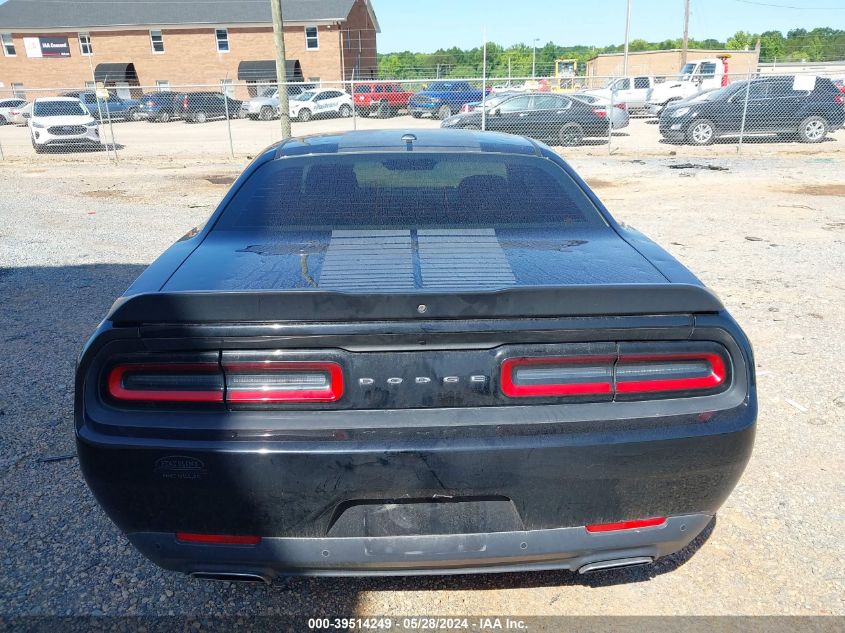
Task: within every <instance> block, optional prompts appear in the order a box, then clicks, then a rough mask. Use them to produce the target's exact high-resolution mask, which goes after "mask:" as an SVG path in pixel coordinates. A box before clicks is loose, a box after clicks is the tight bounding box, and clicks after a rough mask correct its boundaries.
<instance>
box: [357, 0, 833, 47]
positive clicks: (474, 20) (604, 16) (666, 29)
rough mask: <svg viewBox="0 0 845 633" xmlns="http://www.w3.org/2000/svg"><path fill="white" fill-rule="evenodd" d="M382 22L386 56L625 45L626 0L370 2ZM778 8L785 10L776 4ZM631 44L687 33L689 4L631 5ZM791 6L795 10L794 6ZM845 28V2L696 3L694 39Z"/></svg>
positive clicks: (663, 0)
mask: <svg viewBox="0 0 845 633" xmlns="http://www.w3.org/2000/svg"><path fill="white" fill-rule="evenodd" d="M371 2H372V3H373V7H374V9H375V11H376V15H377V16H378V20H379V24H380V25H381V34H380V35H379V39H378V49H379V52H380V53H390V52H396V51H404V50H410V51H413V52H419V53H426V52H432V51H435V50H437V49H438V48H450V47H452V46H457V47H459V48H473V47H475V46H479V45H480V44H481V41H482V31H483V29H484V28H485V27H486V29H487V37H488V39H489V40H490V41H493V42H496V43H497V44H502V45H505V46H507V45H510V44H516V43H519V42H523V43H525V44H529V45H530V44H531V42H532V41H533V40H534V38H540V44H539V45H542V44H545V43H546V42H554V43H555V44H559V45H561V46H570V45H575V44H587V45H597V46H604V45H607V44H621V43H622V42H623V41H624V39H625V7H626V0H592V1H585V0H425V1H424V2H417V1H414V0H371ZM771 5H780V6H771ZM631 7H632V8H631V39H644V40H648V41H660V40H665V39H669V38H675V37H681V36H682V35H683V23H684V0H631ZM789 7H792V8H789ZM817 26H829V27H832V28H838V29H845V0H691V12H690V37H692V38H696V39H705V38H709V37H712V38H715V39H718V40H725V39H727V38H728V37H729V36H731V35H733V34H734V33H735V32H736V31H740V30H744V31H751V32H756V33H761V32H763V31H770V30H779V31H783V32H784V34H785V33H786V31H788V30H790V29H793V28H798V27H802V28H806V29H812V28H815V27H817Z"/></svg>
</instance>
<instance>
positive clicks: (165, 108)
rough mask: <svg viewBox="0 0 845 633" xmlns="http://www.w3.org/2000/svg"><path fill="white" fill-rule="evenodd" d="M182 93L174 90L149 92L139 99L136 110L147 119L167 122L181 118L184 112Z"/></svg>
mask: <svg viewBox="0 0 845 633" xmlns="http://www.w3.org/2000/svg"><path fill="white" fill-rule="evenodd" d="M184 101H185V96H184V94H181V95H180V94H179V93H176V92H151V93H149V94H145V95H143V96H142V97H141V99H140V102H141V103H140V105H139V106H138V111H139V112H140V114H141V116H142V117H146V119H147V121H149V122H151V123H153V122H159V123H167V122H168V121H172V120H173V119H179V118H182V114H183V112H184Z"/></svg>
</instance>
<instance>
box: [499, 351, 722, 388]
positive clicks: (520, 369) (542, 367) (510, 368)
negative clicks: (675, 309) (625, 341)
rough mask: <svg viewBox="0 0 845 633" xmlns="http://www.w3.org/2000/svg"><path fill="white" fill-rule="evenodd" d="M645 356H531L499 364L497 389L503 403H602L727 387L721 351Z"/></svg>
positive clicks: (628, 353) (630, 353)
mask: <svg viewBox="0 0 845 633" xmlns="http://www.w3.org/2000/svg"><path fill="white" fill-rule="evenodd" d="M706 347H708V349H706V350H703V351H686V350H684V351H678V352H665V353H664V352H654V353H652V352H646V351H642V352H641V351H639V350H634V351H628V350H625V349H622V350H621V351H620V353H619V354H618V355H613V356H609V357H605V356H602V357H579V356H575V357H566V356H564V357H559V356H531V357H518V358H506V359H505V360H503V361H502V362H501V366H500V375H499V378H500V379H499V383H500V385H501V390H502V393H503V394H504V395H505V396H507V397H508V398H558V397H560V398H564V399H565V398H566V397H572V396H595V397H604V399H609V398H618V399H621V400H631V399H638V398H659V397H672V396H693V395H708V394H711V393H717V392H719V391H722V390H724V389H725V388H726V387H727V381H728V378H729V364H728V360H727V357H726V356H725V355H723V353H722V352H721V351H716V349H715V348H716V347H718V346H715V347H714V348H713V349H710V348H709V346H706Z"/></svg>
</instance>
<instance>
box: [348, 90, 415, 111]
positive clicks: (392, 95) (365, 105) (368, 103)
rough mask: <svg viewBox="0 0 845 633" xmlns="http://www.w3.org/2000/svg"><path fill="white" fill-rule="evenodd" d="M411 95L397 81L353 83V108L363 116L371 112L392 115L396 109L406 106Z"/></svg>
mask: <svg viewBox="0 0 845 633" xmlns="http://www.w3.org/2000/svg"><path fill="white" fill-rule="evenodd" d="M411 95H413V93H412V92H408V91H406V90H405V89H404V88H403V87H402V85H401V84H397V83H384V82H376V83H364V84H355V108H356V109H357V110H358V112H360V113H361V114H363V115H364V116H367V115H368V114H371V113H373V112H378V113H379V114H381V115H383V116H387V115H391V116H392V115H394V114H396V112H397V111H398V110H402V109H405V108H407V107H408V101H409V100H410V99H411Z"/></svg>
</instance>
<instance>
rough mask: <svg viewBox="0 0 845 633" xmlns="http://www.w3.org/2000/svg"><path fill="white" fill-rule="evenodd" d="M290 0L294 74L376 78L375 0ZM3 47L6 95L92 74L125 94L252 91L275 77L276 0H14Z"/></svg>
mask: <svg viewBox="0 0 845 633" xmlns="http://www.w3.org/2000/svg"><path fill="white" fill-rule="evenodd" d="M283 1H284V5H283V9H284V17H285V25H284V32H285V48H286V49H287V59H288V68H287V76H288V79H289V80H291V81H294V80H306V81H309V80H310V81H317V80H322V81H337V80H342V79H349V78H350V77H351V76H352V74H353V72H354V73H355V77H374V76H375V73H376V69H377V60H376V34H377V33H378V32H379V25H378V20H377V19H376V16H375V13H374V11H373V7H372V4H371V2H370V0H283ZM0 46H2V49H3V50H2V54H0V95H4V94H8V93H9V92H14V93H16V94H21V95H25V93H26V91H27V90H28V89H33V90H34V89H37V88H52V89H70V88H81V87H83V86H90V85H93V82H94V80H95V79H96V81H103V82H105V83H106V85H108V86H111V87H113V88H115V89H116V91H117V92H118V93H119V94H122V95H124V96H127V95H129V94H134V93H137V92H139V90H140V87H144V88H153V89H155V88H160V89H167V88H169V87H176V86H179V85H206V86H215V87H216V86H226V85H227V84H229V83H232V84H239V83H244V84H247V85H248V88H249V90H248V92H249V93H250V94H254V93H255V91H256V89H257V87H258V86H260V85H261V84H266V83H271V82H275V77H276V73H275V61H274V60H275V47H274V39H273V28H272V23H271V9H270V1H269V0H267V1H265V2H256V1H254V0H253V1H251V2H238V1H237V0H232V1H231V2H221V1H220V0H161V1H158V0H144V1H143V2H138V1H136V0H109V1H108V2H97V3H89V2H78V3H77V2H69V1H68V2H52V1H49V0H44V1H41V0H7V2H5V3H4V4H0ZM227 89H228V90H230V91H232V92H234V91H235V88H234V87H232V88H227ZM238 92H241V93H246V92H247V90H246V89H244V88H239V89H238ZM241 96H246V94H241Z"/></svg>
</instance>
